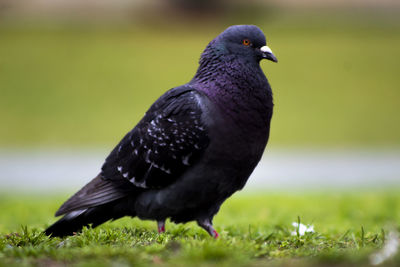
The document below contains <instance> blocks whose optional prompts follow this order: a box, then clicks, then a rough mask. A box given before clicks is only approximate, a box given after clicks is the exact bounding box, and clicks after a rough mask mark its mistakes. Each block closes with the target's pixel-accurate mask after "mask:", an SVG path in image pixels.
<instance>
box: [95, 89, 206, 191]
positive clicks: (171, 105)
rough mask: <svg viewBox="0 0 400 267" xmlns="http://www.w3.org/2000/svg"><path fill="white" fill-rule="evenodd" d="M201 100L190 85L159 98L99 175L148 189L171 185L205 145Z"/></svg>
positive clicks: (106, 162)
mask: <svg viewBox="0 0 400 267" xmlns="http://www.w3.org/2000/svg"><path fill="white" fill-rule="evenodd" d="M202 97H203V96H202V95H200V93H199V92H197V91H195V90H193V89H192V88H190V87H189V86H181V87H178V88H174V89H172V90H170V91H168V92H167V93H165V94H164V95H163V96H161V97H160V98H159V99H158V100H157V101H156V102H155V103H154V104H153V105H152V106H151V107H150V109H149V110H148V112H147V113H146V115H145V116H144V118H143V119H142V120H141V121H140V122H139V123H138V125H137V126H136V127H135V128H134V129H133V130H131V131H130V132H129V133H128V134H127V135H126V136H125V137H124V138H123V139H122V140H121V142H120V143H119V144H118V145H117V146H116V147H115V148H114V150H113V151H112V152H111V154H110V155H109V156H108V157H107V159H106V161H105V163H104V165H103V167H102V172H101V176H102V177H103V178H104V179H106V180H119V179H126V180H129V181H130V182H131V183H132V184H133V185H135V186H136V187H140V188H149V189H153V188H162V187H165V186H167V185H169V184H171V183H173V182H174V181H175V180H176V179H177V178H178V177H179V176H180V175H181V174H182V173H183V172H184V171H185V170H186V169H187V168H188V166H190V165H193V164H194V163H195V162H196V160H197V159H198V158H199V157H200V156H201V154H202V153H203V152H204V150H205V148H206V147H207V146H208V143H209V138H208V135H207V129H206V127H205V125H204V124H203V123H202V120H201V115H202V110H201V106H200V105H201V104H200V101H201V98H202Z"/></svg>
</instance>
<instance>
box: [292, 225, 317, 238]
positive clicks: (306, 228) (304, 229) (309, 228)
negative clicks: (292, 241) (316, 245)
mask: <svg viewBox="0 0 400 267" xmlns="http://www.w3.org/2000/svg"><path fill="white" fill-rule="evenodd" d="M292 225H293V226H294V228H295V230H294V231H293V232H292V235H297V229H298V230H299V235H300V236H303V235H304V234H305V233H314V225H304V224H302V223H300V226H299V223H297V222H293V223H292Z"/></svg>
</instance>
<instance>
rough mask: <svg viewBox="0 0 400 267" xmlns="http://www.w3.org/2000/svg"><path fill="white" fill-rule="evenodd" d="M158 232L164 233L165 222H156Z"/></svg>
mask: <svg viewBox="0 0 400 267" xmlns="http://www.w3.org/2000/svg"><path fill="white" fill-rule="evenodd" d="M157 226H158V232H159V233H164V232H165V221H157Z"/></svg>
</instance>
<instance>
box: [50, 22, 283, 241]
mask: <svg viewBox="0 0 400 267" xmlns="http://www.w3.org/2000/svg"><path fill="white" fill-rule="evenodd" d="M262 59H268V60H271V61H273V62H277V61H278V60H277V58H276V57H275V55H274V54H273V53H272V51H271V49H270V48H269V47H268V46H267V45H266V38H265V36H264V34H263V32H262V31H261V30H260V28H259V27H257V26H254V25H235V26H230V27H228V28H227V29H226V30H225V31H223V32H222V33H221V34H220V35H218V36H217V37H216V38H215V39H213V40H212V41H211V42H210V43H209V44H208V45H207V46H206V48H205V50H204V51H203V53H202V55H201V57H200V61H199V67H198V70H197V72H196V74H195V76H194V77H193V79H192V80H191V81H190V82H188V83H186V84H185V85H182V86H178V87H175V88H173V89H170V90H169V91H167V92H166V93H164V94H163V95H162V96H161V97H160V98H159V99H158V100H156V101H155V103H154V104H153V105H152V106H151V107H150V108H149V110H148V111H147V112H146V113H145V115H144V117H143V118H142V120H140V121H139V123H138V124H137V125H136V126H135V127H134V128H133V129H132V130H131V131H130V132H128V133H127V134H126V135H125V137H123V138H122V140H121V141H120V142H119V143H118V145H117V146H116V147H115V148H114V149H113V150H112V151H111V153H110V154H109V156H108V157H107V158H106V160H105V162H104V164H103V166H102V168H101V171H100V173H99V174H98V175H97V176H96V177H95V178H94V179H93V180H92V181H91V182H89V183H88V184H87V185H85V186H84V187H83V188H82V189H81V190H79V191H78V192H77V193H76V194H74V195H73V196H72V197H71V198H69V199H68V200H67V201H66V202H65V203H64V204H63V205H62V206H61V207H60V209H59V210H58V211H57V212H56V214H55V215H56V216H60V215H64V216H63V217H62V218H61V219H59V220H58V221H57V222H55V223H54V224H53V225H51V226H50V227H48V228H47V229H46V230H45V233H46V234H47V235H51V236H59V237H63V236H67V235H72V234H75V233H76V232H79V231H80V230H81V229H82V227H83V226H88V225H91V226H92V227H96V226H98V225H100V224H102V223H104V222H106V221H110V220H116V219H118V218H121V217H124V216H131V217H138V218H140V219H142V220H154V221H156V222H157V225H158V232H160V233H162V232H164V231H165V221H166V220H167V219H170V221H171V222H174V223H186V222H189V221H196V222H197V224H198V225H199V226H200V227H202V228H203V229H204V230H206V231H207V232H208V233H209V234H210V235H211V236H212V237H214V238H217V237H218V236H219V234H218V233H217V231H216V230H215V229H214V227H213V223H212V221H213V217H214V216H215V215H216V213H217V212H218V211H219V209H220V206H221V204H222V203H223V202H224V201H225V200H226V199H227V198H229V197H230V196H231V195H232V194H233V193H235V192H236V191H238V190H241V189H242V188H243V187H244V186H245V184H246V182H247V180H248V178H249V176H250V174H251V173H252V172H253V170H254V168H255V167H256V165H257V164H258V162H259V161H260V159H261V156H262V154H263V152H264V150H265V147H266V145H267V142H268V138H269V131H270V121H271V117H272V111H273V98H272V91H271V87H270V85H269V83H268V80H267V78H266V76H265V75H264V72H263V71H262V69H261V67H260V61H261V60H262Z"/></svg>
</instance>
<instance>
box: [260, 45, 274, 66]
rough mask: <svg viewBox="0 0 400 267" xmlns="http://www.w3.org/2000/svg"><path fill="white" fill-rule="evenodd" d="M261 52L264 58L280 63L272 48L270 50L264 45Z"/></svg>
mask: <svg viewBox="0 0 400 267" xmlns="http://www.w3.org/2000/svg"><path fill="white" fill-rule="evenodd" d="M260 51H261V53H262V58H266V59H268V60H271V61H273V62H278V59H277V58H276V56H275V55H274V54H273V53H272V50H271V48H269V47H268V46H266V45H264V46H263V47H261V48H260Z"/></svg>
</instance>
